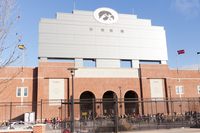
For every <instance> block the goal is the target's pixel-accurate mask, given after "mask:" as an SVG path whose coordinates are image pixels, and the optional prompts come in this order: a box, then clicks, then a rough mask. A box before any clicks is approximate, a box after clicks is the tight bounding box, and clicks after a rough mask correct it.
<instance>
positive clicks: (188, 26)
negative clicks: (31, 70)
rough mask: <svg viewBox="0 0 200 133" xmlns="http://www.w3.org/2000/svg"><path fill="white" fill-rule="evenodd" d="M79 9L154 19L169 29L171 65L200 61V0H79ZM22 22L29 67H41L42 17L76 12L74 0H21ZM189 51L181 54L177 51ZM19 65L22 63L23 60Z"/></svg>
mask: <svg viewBox="0 0 200 133" xmlns="http://www.w3.org/2000/svg"><path fill="white" fill-rule="evenodd" d="M75 1H76V4H75V8H76V9H78V10H89V11H94V10H95V9H97V8H99V7H109V8H113V9H114V10H116V11H117V12H118V13H125V14H132V13H134V14H136V15H137V16H138V18H143V19H151V21H152V24H153V25H158V26H164V28H165V30H166V39H167V48H168V57H169V60H168V64H169V66H170V67H172V68H175V67H177V63H176V60H177V59H178V66H179V67H182V66H190V65H193V64H199V63H200V55H197V54H196V52H197V51H200V0H75ZM17 4H18V7H19V14H20V16H21V17H20V21H19V22H17V23H16V24H15V29H14V30H15V31H16V32H17V33H19V34H21V35H22V43H24V44H25V45H26V47H27V50H26V54H25V66H38V59H37V56H38V24H39V21H40V19H41V18H54V17H55V14H56V12H67V13H69V12H72V10H73V0H17ZM179 49H184V50H185V54H184V55H179V56H178V57H177V50H179ZM17 65H21V64H20V63H19V64H17Z"/></svg>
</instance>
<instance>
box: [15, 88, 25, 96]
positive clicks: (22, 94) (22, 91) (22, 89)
mask: <svg viewBox="0 0 200 133" xmlns="http://www.w3.org/2000/svg"><path fill="white" fill-rule="evenodd" d="M25 88H26V89H27V96H24V90H25ZM19 89H21V94H20V96H18V90H19ZM16 97H28V87H17V89H16Z"/></svg>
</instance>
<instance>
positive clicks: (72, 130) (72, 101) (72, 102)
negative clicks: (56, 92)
mask: <svg viewBox="0 0 200 133" xmlns="http://www.w3.org/2000/svg"><path fill="white" fill-rule="evenodd" d="M67 70H69V71H70V73H71V76H72V96H71V116H70V117H71V118H70V120H71V127H70V128H71V133H74V75H75V71H76V70H78V69H77V68H74V67H72V68H68V69H67Z"/></svg>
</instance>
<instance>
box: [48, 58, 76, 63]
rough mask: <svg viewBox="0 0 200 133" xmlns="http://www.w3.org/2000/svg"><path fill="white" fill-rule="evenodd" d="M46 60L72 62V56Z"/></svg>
mask: <svg viewBox="0 0 200 133" xmlns="http://www.w3.org/2000/svg"><path fill="white" fill-rule="evenodd" d="M48 62H69V63H74V59H73V58H48Z"/></svg>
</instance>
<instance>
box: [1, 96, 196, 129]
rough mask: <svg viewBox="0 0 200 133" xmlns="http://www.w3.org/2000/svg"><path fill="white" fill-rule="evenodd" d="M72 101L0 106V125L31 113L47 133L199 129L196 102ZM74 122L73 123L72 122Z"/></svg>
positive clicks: (194, 99) (14, 103) (186, 99)
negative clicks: (72, 110)
mask: <svg viewBox="0 0 200 133" xmlns="http://www.w3.org/2000/svg"><path fill="white" fill-rule="evenodd" d="M71 103H72V99H69V100H67V99H64V100H41V101H38V102H37V103H32V102H27V103H25V102H24V103H16V102H10V103H0V120H1V121H0V122H1V123H3V122H6V121H13V120H24V113H26V112H35V117H36V123H46V124H47V130H62V131H63V130H64V129H70V128H71V125H72V124H73V125H74V130H75V131H76V132H91V133H94V132H96V133H97V132H118V131H131V130H145V129H160V128H177V127H200V98H181V99H170V100H169V99H131V98H130V99H116V98H112V99H110V98H107V99H105V98H104V99H79V100H77V99H76V100H74V102H73V103H74V118H72V117H71V113H70V112H71V109H72V108H71V107H72V104H71ZM72 120H74V122H73V121H72Z"/></svg>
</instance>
